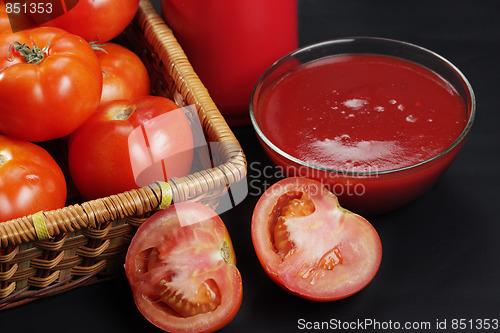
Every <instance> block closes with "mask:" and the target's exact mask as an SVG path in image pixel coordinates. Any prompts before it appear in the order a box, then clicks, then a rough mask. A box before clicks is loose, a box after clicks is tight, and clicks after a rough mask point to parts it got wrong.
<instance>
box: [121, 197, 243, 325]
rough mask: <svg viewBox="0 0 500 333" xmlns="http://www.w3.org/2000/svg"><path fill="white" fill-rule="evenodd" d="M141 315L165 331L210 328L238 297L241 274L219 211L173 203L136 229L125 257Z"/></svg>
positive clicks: (228, 315)
mask: <svg viewBox="0 0 500 333" xmlns="http://www.w3.org/2000/svg"><path fill="white" fill-rule="evenodd" d="M125 272H126V274H127V278H128V280H129V283H130V286H131V289H132V292H133V295H134V301H135V303H136V305H137V307H138V309H139V311H140V312H141V313H142V314H143V316H144V317H145V318H146V319H147V320H149V321H150V322H151V323H152V324H154V325H156V326H157V327H159V328H161V329H163V330H165V331H168V332H212V331H215V330H217V329H220V328H222V327H223V326H225V325H227V324H228V323H229V322H230V321H231V320H232V319H233V318H234V316H235V315H236V313H237V312H238V310H239V308H240V305H241V300H242V281H241V275H240V273H239V271H238V269H237V268H236V259H235V254H234V250H233V246H232V243H231V239H230V237H229V234H228V232H227V229H226V227H225V225H224V223H223V222H222V220H221V219H220V217H219V216H218V215H217V214H216V213H215V212H214V211H213V210H212V209H211V208H209V207H206V206H204V205H202V204H199V203H193V202H181V203H176V204H174V205H172V206H170V207H169V208H167V209H166V210H164V211H159V212H157V213H155V214H154V215H153V216H152V217H150V218H149V219H148V220H146V221H145V222H144V223H143V224H142V225H141V227H140V228H139V229H138V230H137V233H136V235H135V236H134V238H133V239H132V242H131V244H130V246H129V249H128V252H127V257H126V261H125Z"/></svg>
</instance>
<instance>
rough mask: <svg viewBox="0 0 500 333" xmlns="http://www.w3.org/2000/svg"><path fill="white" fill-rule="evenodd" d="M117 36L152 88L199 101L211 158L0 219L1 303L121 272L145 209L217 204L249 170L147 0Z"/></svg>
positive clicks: (201, 155)
mask: <svg viewBox="0 0 500 333" xmlns="http://www.w3.org/2000/svg"><path fill="white" fill-rule="evenodd" d="M119 41H120V42H123V43H126V44H127V46H128V47H129V48H131V49H132V50H133V51H135V52H136V53H137V54H138V55H140V56H141V58H142V59H143V62H144V63H145V65H146V66H147V67H148V70H149V72H150V77H151V82H152V84H151V88H152V92H151V93H152V94H153V95H160V96H166V97H169V98H172V99H173V100H175V101H176V102H177V104H179V105H180V106H185V105H192V106H194V108H195V109H196V113H197V116H198V117H199V121H200V122H201V127H202V129H203V132H204V135H205V138H206V140H207V141H208V142H216V143H217V145H216V147H217V148H216V149H214V150H213V151H211V152H210V155H211V158H210V159H208V160H207V154H206V153H199V154H198V153H196V151H195V158H194V163H193V165H195V168H196V170H201V171H196V172H193V173H191V174H190V175H188V176H186V177H182V178H175V179H170V180H169V181H168V183H154V184H152V185H150V186H146V187H143V188H140V189H137V190H131V191H128V192H125V193H121V194H117V195H113V196H110V197H106V198H101V199H97V200H92V201H87V202H83V203H76V204H73V205H69V206H67V207H64V208H62V209H58V210H54V211H48V212H41V213H37V214H33V215H30V216H25V217H22V218H19V219H15V220H11V221H8V222H2V223H0V309H6V308H10V307H14V306H18V305H21V304H24V303H27V302H30V301H33V300H36V299H38V298H41V297H46V296H50V295H54V294H57V293H60V292H64V291H66V290H69V289H72V288H75V287H78V286H82V285H87V284H91V283H95V282H99V281H103V280H105V279H109V278H111V277H113V276H116V274H121V273H122V266H123V262H124V256H125V254H126V251H127V247H128V244H129V243H130V240H131V239H132V237H133V235H134V233H135V231H136V230H137V228H138V226H139V225H140V224H141V223H142V222H143V221H144V220H145V219H146V218H147V216H148V214H151V213H152V212H154V211H155V210H157V209H160V208H161V207H160V205H162V204H164V203H165V201H169V198H170V197H171V198H172V200H173V201H174V202H180V201H187V200H189V201H198V202H202V203H204V204H206V205H209V206H211V207H212V208H215V207H216V205H217V202H218V198H220V197H221V196H222V195H223V194H225V193H226V192H227V189H228V186H230V185H231V184H233V183H237V182H239V181H240V180H242V179H244V177H245V175H246V160H245V156H244V154H243V151H242V149H241V146H240V145H239V143H238V141H237V139H236V138H235V136H234V135H233V133H232V132H231V130H230V128H229V127H228V125H227V124H226V122H225V120H224V118H223V117H222V116H221V114H220V112H219V111H218V109H217V107H216V106H215V104H214V103H213V101H212V99H211V98H210V96H209V95H208V93H207V90H206V89H205V87H204V86H203V84H202V83H201V82H200V80H199V78H198V76H197V75H196V73H195V72H194V71H193V69H192V67H191V65H190V63H189V61H188V59H187V58H186V56H185V54H184V52H183V50H182V49H181V47H180V46H179V44H178V43H177V41H176V39H175V38H174V36H173V34H172V31H171V30H170V29H169V28H168V27H167V26H166V25H165V22H164V21H163V20H162V18H161V17H160V16H159V15H158V13H157V12H156V10H155V8H154V7H153V5H152V4H151V3H150V2H149V0H141V1H140V4H139V9H138V12H137V15H136V17H135V19H134V21H133V22H132V24H131V25H130V27H129V28H127V30H126V31H125V32H124V33H123V34H122V35H121V36H120V37H119Z"/></svg>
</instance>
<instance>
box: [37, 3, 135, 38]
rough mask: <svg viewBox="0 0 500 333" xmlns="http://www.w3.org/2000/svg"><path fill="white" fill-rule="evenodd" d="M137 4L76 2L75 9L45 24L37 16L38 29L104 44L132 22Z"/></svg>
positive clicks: (40, 16) (39, 16) (43, 18)
mask: <svg viewBox="0 0 500 333" xmlns="http://www.w3.org/2000/svg"><path fill="white" fill-rule="evenodd" d="M138 7H139V0H120V1H116V0H99V1H95V0H79V1H78V3H77V4H76V6H75V7H73V8H72V9H71V10H69V11H68V12H66V13H65V14H64V15H62V16H59V17H57V18H55V19H53V20H50V21H48V22H46V21H47V19H46V18H45V17H44V16H43V15H41V14H37V15H36V17H34V19H35V20H38V21H40V22H46V23H42V24H41V26H46V27H57V28H61V29H64V30H66V31H68V32H71V33H73V34H75V35H78V36H81V37H82V38H84V39H85V40H87V41H88V42H98V43H106V42H107V41H109V40H111V39H113V38H115V37H116V36H118V35H119V34H120V33H121V32H122V31H123V30H124V29H125V28H126V27H127V26H128V24H129V23H130V22H131V21H132V19H133V18H134V16H135V13H136V12H137V8H138Z"/></svg>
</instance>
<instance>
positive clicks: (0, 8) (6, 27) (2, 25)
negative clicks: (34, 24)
mask: <svg viewBox="0 0 500 333" xmlns="http://www.w3.org/2000/svg"><path fill="white" fill-rule="evenodd" d="M4 32H12V28H11V26H10V21H9V16H8V15H7V12H6V8H5V2H3V1H2V2H1V3H0V33H4Z"/></svg>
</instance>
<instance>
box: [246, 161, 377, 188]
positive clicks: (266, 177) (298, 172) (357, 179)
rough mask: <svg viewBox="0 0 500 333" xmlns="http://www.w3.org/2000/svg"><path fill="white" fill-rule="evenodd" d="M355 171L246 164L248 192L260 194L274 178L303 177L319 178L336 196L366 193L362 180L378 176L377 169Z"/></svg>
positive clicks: (259, 163)
mask: <svg viewBox="0 0 500 333" xmlns="http://www.w3.org/2000/svg"><path fill="white" fill-rule="evenodd" d="M355 171H356V170H354V169H353V170H350V169H346V170H342V171H338V172H336V173H333V172H325V171H323V170H320V169H314V168H309V167H307V166H280V165H267V164H263V163H261V162H259V161H255V162H251V163H249V165H248V194H250V195H254V196H260V195H262V193H263V192H264V191H265V190H267V188H268V187H270V186H271V185H272V184H273V183H274V181H275V180H276V179H283V178H288V177H303V178H311V179H317V180H319V181H320V183H321V184H322V185H326V187H327V188H328V189H329V190H330V192H332V193H333V194H335V195H336V196H363V195H364V194H365V193H366V187H365V185H364V184H363V182H362V180H363V179H366V178H378V176H379V170H378V169H376V168H368V169H366V170H364V171H363V174H360V173H356V172H355Z"/></svg>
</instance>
